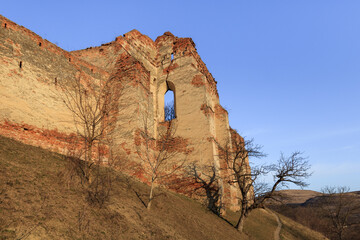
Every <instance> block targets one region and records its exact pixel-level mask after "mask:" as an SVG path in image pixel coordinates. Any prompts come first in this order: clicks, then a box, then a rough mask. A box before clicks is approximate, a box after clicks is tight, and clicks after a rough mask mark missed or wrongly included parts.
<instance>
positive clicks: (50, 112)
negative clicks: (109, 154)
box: [0, 16, 108, 152]
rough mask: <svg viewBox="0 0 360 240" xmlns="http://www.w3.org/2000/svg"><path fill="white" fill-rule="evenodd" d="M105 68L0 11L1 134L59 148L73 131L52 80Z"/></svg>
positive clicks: (85, 76)
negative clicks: (38, 33)
mask: <svg viewBox="0 0 360 240" xmlns="http://www.w3.org/2000/svg"><path fill="white" fill-rule="evenodd" d="M107 76H108V73H107V72H106V71H104V70H102V69H100V68H97V67H95V66H93V65H91V64H89V63H87V62H84V61H82V60H80V59H78V58H76V57H74V56H72V55H71V54H70V53H68V52H66V51H64V50H62V49H60V48H59V47H57V46H56V45H54V44H52V43H50V42H49V41H47V40H45V39H42V38H41V37H39V36H38V35H36V34H35V33H33V32H31V31H29V30H28V29H26V28H24V27H21V26H18V25H17V24H15V23H13V22H11V21H9V20H8V19H6V18H4V17H2V16H0V89H1V104H0V134H1V135H4V136H8V137H12V138H14V139H17V140H21V141H23V142H25V143H28V144H32V145H36V146H41V147H44V148H48V149H51V150H55V151H59V152H62V150H63V149H64V147H65V145H66V139H67V138H68V137H69V135H71V134H72V133H74V132H75V128H74V124H73V121H72V114H71V113H70V112H69V110H68V109H67V108H66V107H65V106H64V104H63V103H62V101H61V99H60V98H59V94H58V91H59V88H58V87H57V84H58V83H60V82H61V81H71V80H75V79H78V80H79V79H81V80H82V81H92V82H99V81H101V80H102V79H104V78H106V77H107Z"/></svg>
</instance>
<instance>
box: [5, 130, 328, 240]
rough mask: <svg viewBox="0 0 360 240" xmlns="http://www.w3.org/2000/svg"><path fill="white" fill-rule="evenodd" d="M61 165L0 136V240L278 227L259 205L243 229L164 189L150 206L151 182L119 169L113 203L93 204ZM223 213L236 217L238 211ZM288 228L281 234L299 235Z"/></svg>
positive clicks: (255, 231)
mask: <svg viewBox="0 0 360 240" xmlns="http://www.w3.org/2000/svg"><path fill="white" fill-rule="evenodd" d="M64 165H65V161H64V157H63V156H61V155H59V154H55V153H52V152H49V151H46V150H43V149H41V148H36V147H32V146H29V145H24V144H21V143H19V142H16V141H14V140H11V139H8V138H4V137H1V136H0V239H271V237H270V238H269V236H273V232H274V230H275V229H276V226H277V223H276V220H275V219H274V218H273V216H271V214H270V213H268V212H266V211H265V210H262V209H260V210H256V211H254V212H253V213H252V214H251V216H250V217H249V218H248V219H247V221H246V222H245V233H239V232H238V231H236V230H235V229H234V228H233V227H232V226H231V225H230V224H229V223H228V222H226V221H224V220H223V219H221V218H219V217H217V216H216V215H214V214H212V213H211V212H210V211H208V210H207V209H206V208H205V207H204V206H202V205H201V204H200V203H198V202H196V201H194V200H192V199H189V198H187V197H184V196H181V195H178V194H175V193H171V192H168V191H166V190H162V189H159V190H158V191H157V198H155V199H154V202H153V206H152V207H153V208H152V209H151V210H150V211H148V210H147V209H146V208H145V207H144V203H142V202H141V201H140V199H139V197H140V198H141V199H143V200H144V201H145V202H146V200H145V199H146V196H147V195H148V192H149V187H148V186H147V185H145V184H143V183H140V182H138V181H136V180H134V179H131V178H129V177H126V176H124V175H122V174H120V173H117V174H116V178H115V180H114V182H113V191H112V194H111V198H110V202H109V203H107V204H106V206H105V207H103V208H98V207H93V206H89V205H88V203H87V201H86V200H85V194H84V192H83V190H82V188H81V187H79V186H78V185H77V184H76V183H74V184H70V187H68V186H66V185H65V184H63V183H62V181H61V178H60V177H59V172H61V170H62V169H64ZM226 219H227V220H228V221H229V222H231V223H232V222H234V221H236V213H232V212H229V214H228V215H227V216H226ZM286 226H287V225H286V224H285V226H284V227H283V230H282V231H281V232H280V234H287V235H286V236H290V237H288V238H287V239H297V238H293V237H292V236H293V235H291V231H289V230H286V229H287V227H286ZM289 227H290V229H295V230H296V229H297V230H296V231H298V229H301V228H300V226H296V224H294V226H292V227H291V226H289ZM284 229H285V230H284ZM298 232H304V231H298ZM310 235H311V234H310ZM310 235H309V236H310ZM300 236H302V235H300ZM307 239H321V238H318V237H317V236H316V235H311V237H308V238H307Z"/></svg>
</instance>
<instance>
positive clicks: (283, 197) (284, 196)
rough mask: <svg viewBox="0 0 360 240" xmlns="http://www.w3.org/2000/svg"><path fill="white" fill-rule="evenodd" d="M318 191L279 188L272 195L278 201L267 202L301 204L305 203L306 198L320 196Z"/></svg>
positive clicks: (270, 202)
mask: <svg viewBox="0 0 360 240" xmlns="http://www.w3.org/2000/svg"><path fill="white" fill-rule="evenodd" d="M320 195H321V193H320V192H316V191H312V190H296V189H288V190H280V191H277V192H276V193H275V195H274V198H275V199H277V200H278V201H274V200H272V201H269V203H268V204H302V203H305V202H306V201H307V200H308V199H311V198H314V197H317V196H320Z"/></svg>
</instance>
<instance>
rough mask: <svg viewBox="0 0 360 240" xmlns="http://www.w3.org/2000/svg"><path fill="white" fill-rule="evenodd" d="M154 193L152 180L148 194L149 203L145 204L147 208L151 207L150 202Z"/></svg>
mask: <svg viewBox="0 0 360 240" xmlns="http://www.w3.org/2000/svg"><path fill="white" fill-rule="evenodd" d="M153 195H154V181H151V187H150V195H149V203H148V205H147V209H150V208H151V202H152V199H153Z"/></svg>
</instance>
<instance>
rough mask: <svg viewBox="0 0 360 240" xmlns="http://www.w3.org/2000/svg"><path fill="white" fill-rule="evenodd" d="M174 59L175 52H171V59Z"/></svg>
mask: <svg viewBox="0 0 360 240" xmlns="http://www.w3.org/2000/svg"><path fill="white" fill-rule="evenodd" d="M172 60H174V54H173V53H172V54H171V61H172Z"/></svg>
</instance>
